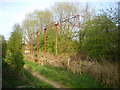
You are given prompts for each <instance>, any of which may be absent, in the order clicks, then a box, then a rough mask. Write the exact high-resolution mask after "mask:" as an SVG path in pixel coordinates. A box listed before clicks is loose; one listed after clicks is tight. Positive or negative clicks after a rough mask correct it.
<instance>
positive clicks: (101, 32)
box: [82, 15, 118, 59]
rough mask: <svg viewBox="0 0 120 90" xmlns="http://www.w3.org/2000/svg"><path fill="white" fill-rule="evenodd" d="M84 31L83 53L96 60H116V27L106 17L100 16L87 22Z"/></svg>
mask: <svg viewBox="0 0 120 90" xmlns="http://www.w3.org/2000/svg"><path fill="white" fill-rule="evenodd" d="M84 30H86V34H85V38H84V41H83V42H82V47H83V50H84V52H86V53H87V54H88V55H89V56H90V57H92V58H96V59H112V58H113V59H116V53H117V41H118V40H117V37H118V35H117V34H118V32H116V25H115V24H114V23H113V22H112V21H111V20H110V19H109V18H107V16H105V15H100V16H96V17H95V18H94V19H93V20H89V21H87V22H86V23H85V28H84Z"/></svg>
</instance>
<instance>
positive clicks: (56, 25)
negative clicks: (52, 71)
mask: <svg viewBox="0 0 120 90" xmlns="http://www.w3.org/2000/svg"><path fill="white" fill-rule="evenodd" d="M55 29H56V38H55V55H57V38H58V23H57V22H56V23H55Z"/></svg>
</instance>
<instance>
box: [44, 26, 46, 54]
mask: <svg viewBox="0 0 120 90" xmlns="http://www.w3.org/2000/svg"><path fill="white" fill-rule="evenodd" d="M44 53H46V28H45V29H44Z"/></svg>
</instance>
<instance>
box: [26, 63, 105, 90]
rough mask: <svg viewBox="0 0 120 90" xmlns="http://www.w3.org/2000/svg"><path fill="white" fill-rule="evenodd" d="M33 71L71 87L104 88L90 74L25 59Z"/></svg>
mask: <svg viewBox="0 0 120 90" xmlns="http://www.w3.org/2000/svg"><path fill="white" fill-rule="evenodd" d="M25 63H26V64H27V65H28V67H29V68H31V69H32V71H34V72H37V74H38V75H42V76H44V77H46V78H47V80H49V81H54V82H57V83H59V84H60V85H62V86H66V87H69V88H104V85H103V84H101V83H100V82H96V81H95V80H93V79H92V77H90V76H89V75H88V74H86V73H83V74H81V75H79V74H77V73H76V74H74V73H72V72H71V71H70V70H67V69H62V68H58V67H54V66H50V65H44V66H43V65H40V64H37V63H34V62H30V61H25Z"/></svg>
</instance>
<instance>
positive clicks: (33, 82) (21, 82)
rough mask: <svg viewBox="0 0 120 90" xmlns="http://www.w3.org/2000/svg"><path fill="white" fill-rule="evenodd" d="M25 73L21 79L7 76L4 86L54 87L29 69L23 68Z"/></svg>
mask: <svg viewBox="0 0 120 90" xmlns="http://www.w3.org/2000/svg"><path fill="white" fill-rule="evenodd" d="M23 73H24V75H23V76H22V78H21V79H14V78H11V77H9V76H8V77H6V78H5V79H4V80H3V88H4V87H5V88H17V87H18V86H26V87H25V88H53V87H52V86H51V85H49V84H48V83H46V82H44V81H42V80H40V79H38V78H37V77H34V76H32V74H30V73H29V72H28V71H27V70H25V69H24V70H23Z"/></svg>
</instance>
